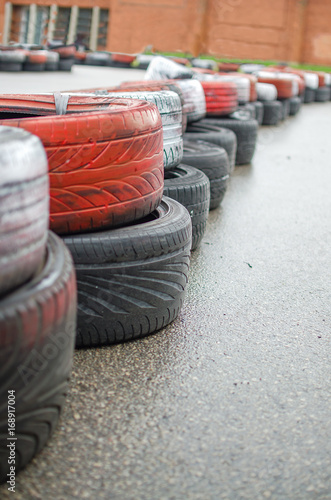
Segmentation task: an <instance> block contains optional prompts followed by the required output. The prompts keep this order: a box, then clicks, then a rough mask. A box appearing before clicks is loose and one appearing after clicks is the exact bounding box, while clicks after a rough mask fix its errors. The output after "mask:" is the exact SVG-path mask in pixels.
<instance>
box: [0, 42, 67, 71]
mask: <svg viewBox="0 0 331 500" xmlns="http://www.w3.org/2000/svg"><path fill="white" fill-rule="evenodd" d="M75 53H76V48H75V46H74V45H70V46H68V45H63V46H54V47H53V46H51V45H50V46H47V47H44V46H39V45H33V44H22V45H19V44H18V45H13V46H9V47H2V48H1V49H0V71H11V72H12V71H15V72H18V71H58V70H62V71H70V70H71V68H72V66H73V64H74V63H75Z"/></svg>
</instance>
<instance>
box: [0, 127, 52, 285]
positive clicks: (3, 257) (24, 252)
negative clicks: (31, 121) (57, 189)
mask: <svg viewBox="0 0 331 500" xmlns="http://www.w3.org/2000/svg"><path fill="white" fill-rule="evenodd" d="M0 220H1V224H0V294H3V293H5V292H8V291H9V290H11V289H13V288H15V287H17V286H19V285H20V284H22V283H24V282H25V281H27V280H28V279H29V278H31V276H32V275H33V274H34V273H35V272H36V270H37V269H38V267H39V266H40V264H41V262H42V260H43V259H44V256H45V248H46V240H47V229H48V223H49V185H48V163H47V157H46V153H45V151H44V148H43V146H42V144H41V141H40V140H39V139H38V138H37V137H35V136H34V135H32V134H29V133H28V132H26V131H25V130H22V129H18V128H17V129H16V128H13V127H0Z"/></svg>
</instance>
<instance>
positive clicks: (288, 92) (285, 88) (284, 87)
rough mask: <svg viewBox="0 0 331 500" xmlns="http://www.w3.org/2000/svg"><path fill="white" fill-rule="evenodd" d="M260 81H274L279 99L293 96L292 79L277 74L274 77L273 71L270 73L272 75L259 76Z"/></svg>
mask: <svg viewBox="0 0 331 500" xmlns="http://www.w3.org/2000/svg"><path fill="white" fill-rule="evenodd" d="M258 81H259V82H260V83H272V85H275V87H276V89H277V93H278V98H279V99H289V98H290V97H293V87H292V81H291V80H288V79H285V78H284V79H283V78H280V77H276V76H275V77H273V76H272V73H270V77H267V76H266V77H262V76H258Z"/></svg>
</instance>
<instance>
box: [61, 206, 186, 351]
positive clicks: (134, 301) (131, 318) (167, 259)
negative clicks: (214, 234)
mask: <svg viewBox="0 0 331 500" xmlns="http://www.w3.org/2000/svg"><path fill="white" fill-rule="evenodd" d="M64 241H65V243H66V244H67V246H68V247H69V249H70V251H71V253H72V256H73V259H74V262H75V267H76V273H77V287H78V325H77V326H78V329H77V340H76V346H77V347H87V346H97V345H104V344H114V343H117V342H123V341H127V340H132V339H136V338H140V337H144V336H145V335H149V334H152V333H154V332H156V331H157V330H160V329H161V328H163V327H165V326H166V325H168V324H169V323H171V322H172V321H173V320H174V319H175V318H176V317H177V315H178V313H179V311H180V310H181V307H182V303H183V300H184V295H185V289H186V284H187V281H188V270H189V262H190V249H191V245H192V225H191V218H190V215H189V213H188V211H187V210H186V208H185V207H183V206H182V205H181V204H180V203H178V202H176V201H175V200H171V199H170V198H166V197H164V198H163V199H162V202H161V204H160V206H159V207H158V208H157V209H156V210H155V211H154V212H153V213H152V214H151V215H149V216H148V217H146V218H145V219H143V220H141V221H140V222H137V223H136V224H134V225H131V226H127V227H123V228H120V229H112V230H109V231H103V232H97V233H93V234H92V233H90V234H78V235H74V236H68V237H65V239H64Z"/></svg>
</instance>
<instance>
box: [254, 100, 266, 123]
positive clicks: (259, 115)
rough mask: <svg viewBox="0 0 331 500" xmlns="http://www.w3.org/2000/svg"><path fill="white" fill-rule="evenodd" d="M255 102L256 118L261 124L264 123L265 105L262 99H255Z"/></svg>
mask: <svg viewBox="0 0 331 500" xmlns="http://www.w3.org/2000/svg"><path fill="white" fill-rule="evenodd" d="M253 104H254V106H255V119H256V120H257V123H258V124H259V125H260V126H261V125H262V123H263V115H264V105H263V103H262V102H260V101H255V102H254V103H253Z"/></svg>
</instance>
